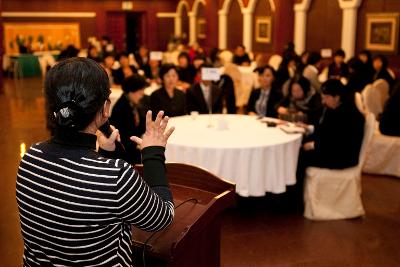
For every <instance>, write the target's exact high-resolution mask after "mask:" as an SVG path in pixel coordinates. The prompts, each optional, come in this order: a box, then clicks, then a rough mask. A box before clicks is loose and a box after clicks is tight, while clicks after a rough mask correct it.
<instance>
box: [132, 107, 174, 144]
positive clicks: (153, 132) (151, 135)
mask: <svg viewBox="0 0 400 267" xmlns="http://www.w3.org/2000/svg"><path fill="white" fill-rule="evenodd" d="M163 116H164V111H160V112H158V114H157V117H156V119H155V120H154V121H153V120H152V112H151V110H149V111H148V112H147V114H146V132H145V133H144V135H143V137H142V138H139V137H137V136H131V138H130V139H131V140H132V141H134V142H136V143H137V144H138V145H139V147H140V149H143V148H145V147H149V146H162V147H165V146H166V145H167V141H168V138H169V137H170V136H171V134H172V132H173V131H174V130H175V128H174V127H171V128H169V129H168V130H167V125H168V120H169V117H168V116H165V117H164V118H163Z"/></svg>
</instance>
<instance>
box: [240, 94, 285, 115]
mask: <svg viewBox="0 0 400 267" xmlns="http://www.w3.org/2000/svg"><path fill="white" fill-rule="evenodd" d="M260 94H261V89H260V88H258V89H254V90H253V91H252V92H251V94H250V98H249V102H248V103H247V113H249V112H255V113H257V112H256V102H257V100H258V98H259V97H260ZM281 100H282V95H281V94H280V93H279V92H278V91H277V90H276V89H274V88H271V91H270V93H269V97H268V100H267V112H266V114H264V115H265V116H267V117H273V118H276V117H278V111H277V108H278V104H279V103H280V102H281Z"/></svg>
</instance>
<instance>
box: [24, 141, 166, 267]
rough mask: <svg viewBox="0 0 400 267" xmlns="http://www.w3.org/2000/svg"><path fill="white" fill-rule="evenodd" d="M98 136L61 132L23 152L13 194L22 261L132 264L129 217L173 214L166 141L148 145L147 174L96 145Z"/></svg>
mask: <svg viewBox="0 0 400 267" xmlns="http://www.w3.org/2000/svg"><path fill="white" fill-rule="evenodd" d="M95 144H96V136H94V135H90V134H82V133H78V134H77V133H75V134H74V135H68V134H60V135H58V136H57V135H56V137H54V138H53V139H52V140H50V141H47V142H43V143H38V144H36V145H33V146H32V147H31V148H30V149H29V150H28V151H27V153H26V154H25V155H24V157H23V158H22V160H21V163H20V166H19V169H18V174H17V185H16V189H17V192H16V195H17V202H18V208H19V214H20V221H21V232H22V236H23V240H24V257H23V262H24V266H132V265H133V262H134V260H133V259H132V251H131V225H134V226H136V227H138V228H141V229H144V230H147V231H157V230H161V229H163V228H165V227H167V226H168V225H169V224H170V223H171V222H172V219H173V216H174V207H173V201H172V195H171V192H170V190H169V188H168V183H167V181H166V178H165V165H164V160H165V157H164V148H162V147H148V148H145V149H144V150H143V165H144V177H146V178H145V180H146V181H145V180H144V179H142V178H141V177H140V176H139V174H138V173H137V172H136V171H135V169H134V168H132V167H131V166H130V165H129V164H128V163H126V162H125V161H123V160H119V159H111V158H104V157H101V156H100V155H99V154H98V153H97V152H95V150H94V149H95Z"/></svg>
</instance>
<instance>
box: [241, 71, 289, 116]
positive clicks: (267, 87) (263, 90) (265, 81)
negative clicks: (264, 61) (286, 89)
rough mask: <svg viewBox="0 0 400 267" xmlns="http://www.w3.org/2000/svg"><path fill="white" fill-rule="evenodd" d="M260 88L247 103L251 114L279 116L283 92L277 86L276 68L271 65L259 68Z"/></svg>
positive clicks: (248, 111) (252, 93)
mask: <svg viewBox="0 0 400 267" xmlns="http://www.w3.org/2000/svg"><path fill="white" fill-rule="evenodd" d="M255 71H256V72H257V73H258V82H259V84H260V88H257V89H254V90H253V91H252V92H251V94H250V98H249V102H248V103H247V113H248V114H249V115H257V116H262V117H264V116H267V117H277V115H278V113H277V105H278V104H279V102H280V101H281V99H282V96H281V94H280V93H279V91H278V90H277V89H276V88H275V84H274V80H275V76H276V73H275V70H274V68H272V67H271V66H269V65H266V66H264V67H260V68H257V69H256V70H255Z"/></svg>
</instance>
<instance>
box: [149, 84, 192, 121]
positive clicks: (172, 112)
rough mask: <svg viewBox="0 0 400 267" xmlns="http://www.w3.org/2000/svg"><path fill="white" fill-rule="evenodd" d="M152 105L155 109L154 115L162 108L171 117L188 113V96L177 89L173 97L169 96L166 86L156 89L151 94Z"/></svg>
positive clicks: (152, 108)
mask: <svg viewBox="0 0 400 267" xmlns="http://www.w3.org/2000/svg"><path fill="white" fill-rule="evenodd" d="M150 107H151V110H152V111H153V117H154V118H155V116H156V115H157V113H158V112H159V111H160V110H163V111H164V114H165V115H166V116H169V117H175V116H182V115H186V113H187V111H186V96H185V93H184V92H182V91H181V90H178V89H175V90H174V96H173V98H171V97H169V95H168V93H167V91H166V90H165V88H164V87H161V88H160V89H158V90H157V91H154V92H153V93H152V94H151V96H150Z"/></svg>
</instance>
